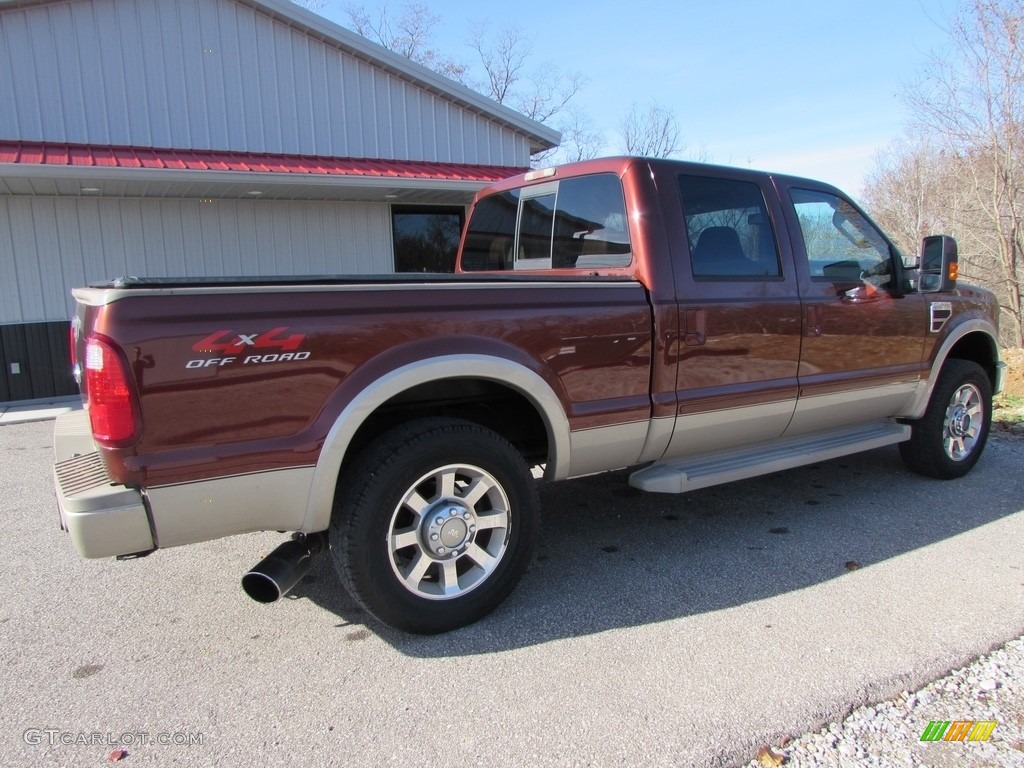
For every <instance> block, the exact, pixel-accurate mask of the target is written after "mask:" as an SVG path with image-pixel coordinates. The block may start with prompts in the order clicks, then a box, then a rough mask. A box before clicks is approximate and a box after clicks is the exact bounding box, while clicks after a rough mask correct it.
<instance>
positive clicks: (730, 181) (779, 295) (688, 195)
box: [659, 168, 801, 458]
mask: <svg viewBox="0 0 1024 768" xmlns="http://www.w3.org/2000/svg"><path fill="white" fill-rule="evenodd" d="M688 170H689V169H684V170H683V171H682V172H678V173H673V177H672V179H671V180H670V181H669V180H668V179H659V188H662V189H663V188H664V186H667V185H668V184H671V185H672V186H673V187H675V189H676V190H677V191H678V203H676V204H675V206H674V208H675V210H666V211H665V213H664V215H665V217H666V224H667V226H668V230H669V234H670V237H671V239H672V248H673V260H674V262H675V265H674V266H675V280H676V294H677V297H678V299H677V300H678V307H679V326H680V328H679V335H678V338H677V339H676V340H675V343H674V344H672V345H671V346H670V354H674V355H675V357H676V359H677V361H678V367H677V374H676V396H677V401H678V404H677V419H676V426H675V430H674V433H673V438H672V441H671V443H670V445H669V448H668V451H667V453H666V457H669V458H672V457H681V456H687V455H693V454H702V453H707V452H710V451H716V450H726V449H730V448H735V447H740V446H747V445H750V444H753V443H757V442H761V441H766V440H771V439H774V438H777V437H779V436H780V435H781V434H782V433H783V432H784V431H785V429H786V427H787V425H788V424H789V421H790V419H791V417H792V415H793V411H794V408H795V405H796V398H797V367H798V364H799V358H800V340H801V314H800V300H799V294H798V289H797V277H796V273H795V269H794V265H793V263H792V260H791V258H789V257H788V252H787V251H786V250H784V249H780V248H779V246H778V239H777V236H776V233H777V232H779V231H785V229H784V224H783V223H782V221H781V218H782V210H781V207H780V206H779V205H778V202H777V200H776V197H775V192H774V190H773V189H772V188H771V187H770V186H769V185H770V180H769V179H768V178H767V177H764V176H762V175H760V174H753V173H749V174H748V173H745V172H742V171H740V172H735V171H725V170H721V171H719V170H717V169H703V168H702V169H700V170H699V171H697V172H696V173H694V172H687V171H688ZM666 175H667V172H666ZM663 194H665V195H667V194H668V193H667V192H666V191H664V189H663ZM672 197H673V198H674V197H675V196H674V195H673V196H672Z"/></svg>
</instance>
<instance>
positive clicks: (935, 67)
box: [908, 0, 1024, 346]
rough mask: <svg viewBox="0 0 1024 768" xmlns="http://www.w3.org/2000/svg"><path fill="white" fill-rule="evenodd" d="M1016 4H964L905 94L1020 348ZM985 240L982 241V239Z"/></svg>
mask: <svg viewBox="0 0 1024 768" xmlns="http://www.w3.org/2000/svg"><path fill="white" fill-rule="evenodd" d="M1022 36H1024V0H970V2H969V3H968V5H967V7H966V10H965V11H964V12H962V13H961V14H960V15H959V16H957V17H956V18H955V19H954V20H953V22H952V24H951V27H950V30H949V37H950V39H949V42H950V44H949V46H947V48H945V49H944V50H943V51H941V52H940V53H939V54H937V55H935V56H934V57H933V60H932V61H931V62H930V63H929V66H928V69H927V72H928V74H927V75H926V76H925V77H924V78H923V79H922V80H921V81H919V82H918V83H917V84H916V88H915V89H914V90H913V91H912V92H911V93H910V95H909V99H908V100H909V102H910V104H911V105H912V107H913V108H914V110H915V113H916V115H917V118H918V120H919V121H920V123H921V125H922V127H923V129H924V130H925V131H926V132H927V133H928V134H929V135H931V136H934V137H935V139H936V141H938V142H940V143H941V146H942V147H943V148H944V149H945V150H946V152H947V157H948V159H949V161H950V162H951V163H952V164H954V165H955V167H956V170H957V177H958V179H959V185H958V186H959V188H960V191H961V194H963V196H964V198H965V201H966V206H965V207H966V209H967V210H969V211H970V212H973V213H974V214H975V215H976V218H977V219H978V221H977V226H979V227H983V229H977V230H975V231H974V233H973V234H974V235H975V236H974V237H973V238H971V239H970V240H969V244H970V247H971V248H974V249H977V252H976V253H973V254H972V256H974V257H975V258H976V259H978V260H979V261H986V260H987V261H988V262H989V264H990V270H991V273H992V274H991V275H990V279H989V282H990V283H991V284H992V285H994V286H995V287H996V288H997V293H998V295H999V298H1000V302H1001V306H1002V310H1003V317H1004V319H1006V320H1009V321H1010V323H1012V332H1011V334H1010V342H1011V343H1013V344H1014V345H1015V346H1024V317H1022V314H1021V282H1022V278H1024V37H1022ZM989 234H990V235H991V236H986V235H989Z"/></svg>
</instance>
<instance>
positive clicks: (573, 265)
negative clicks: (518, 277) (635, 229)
mask: <svg viewBox="0 0 1024 768" xmlns="http://www.w3.org/2000/svg"><path fill="white" fill-rule="evenodd" d="M631 261H632V249H631V247H630V241H629V232H628V227H627V219H626V206H625V203H624V200H623V196H622V186H621V183H620V182H619V179H618V177H617V176H615V175H614V174H594V175H591V176H578V177H574V178H569V179H564V180H560V181H552V182H548V183H545V184H539V185H536V186H532V187H524V188H522V189H519V190H513V191H512V192H505V193H500V194H497V195H492V196H490V197H485V198H483V199H481V200H480V201H479V202H478V203H477V205H476V207H475V208H474V210H473V215H472V218H471V219H470V222H469V229H468V231H467V233H466V243H465V247H464V249H463V257H462V268H463V269H464V270H466V271H483V270H505V269H511V270H516V269H520V270H526V269H530V270H536V269H588V270H593V269H603V268H614V267H625V266H628V265H629V264H630V262H631Z"/></svg>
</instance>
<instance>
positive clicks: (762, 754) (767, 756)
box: [757, 747, 786, 768]
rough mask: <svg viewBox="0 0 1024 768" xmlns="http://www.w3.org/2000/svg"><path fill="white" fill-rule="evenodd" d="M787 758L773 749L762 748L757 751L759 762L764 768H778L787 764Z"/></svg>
mask: <svg viewBox="0 0 1024 768" xmlns="http://www.w3.org/2000/svg"><path fill="white" fill-rule="evenodd" d="M785 760H786V758H785V757H783V756H782V755H780V754H779V753H778V752H776V751H774V750H773V749H772V748H771V747H761V748H760V749H759V750H757V762H759V763H760V764H761V765H763V766H764V768H778V767H779V766H780V765H782V763H783V762H785Z"/></svg>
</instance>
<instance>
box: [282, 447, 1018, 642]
mask: <svg viewBox="0 0 1024 768" xmlns="http://www.w3.org/2000/svg"><path fill="white" fill-rule="evenodd" d="M1020 455H1021V454H1020V450H1019V447H1018V446H1014V445H1009V444H1003V445H999V444H993V445H991V446H990V448H989V452H988V453H987V455H986V456H984V457H983V458H982V461H981V462H980V463H979V465H978V466H977V467H976V468H975V470H974V471H973V472H972V473H971V474H970V475H968V476H967V477H965V478H962V479H960V480H955V481H950V482H946V483H943V482H939V481H935V480H930V479H927V478H921V477H918V476H917V475H914V474H911V473H910V472H909V471H908V470H906V469H905V468H904V467H903V464H902V462H901V461H900V458H899V455H898V452H897V450H896V449H895V448H884V449H879V450H876V451H871V452H868V453H864V454H860V455H857V456H851V457H847V458H844V459H837V460H834V461H830V462H824V463H821V464H815V465H812V466H808V467H804V468H800V469H794V470H790V471H787V472H781V473H776V474H773V475H768V476H765V477H761V478H756V479H752V480H747V481H742V482H738V483H733V484H731V485H725V486H719V487H715V488H708V489H704V490H700V491H694V492H691V493H689V494H685V495H682V496H665V495H655V494H644V493H641V492H639V491H635V490H633V489H631V488H630V487H629V486H628V485H627V483H626V473H625V472H614V473H609V474H605V475H597V476H593V477H588V478H582V479H578V480H572V481H567V482H562V483H554V484H545V485H544V486H542V487H541V489H540V498H541V509H542V515H543V523H542V529H541V532H540V543H539V546H538V551H537V556H536V559H535V561H534V563H533V565H532V566H531V568H530V570H529V572H528V573H527V574H526V576H525V577H524V578H523V580H522V582H520V584H519V586H518V587H517V589H516V590H515V591H514V592H513V594H512V595H511V597H510V598H509V599H508V600H507V601H506V602H505V603H504V604H503V605H502V606H501V607H500V608H499V609H498V610H497V611H495V612H494V613H493V614H492V615H490V616H489V617H487V618H485V619H484V620H483V621H480V622H478V623H477V624H475V625H473V626H470V627H466V628H464V629H461V630H457V631H455V632H451V633H447V634H445V635H439V636H435V637H418V636H413V635H407V634H404V633H401V632H397V631H394V630H392V629H390V628H388V627H384V626H382V625H380V624H379V623H378V622H376V621H374V620H372V618H371V617H369V616H368V615H367V614H366V613H365V612H363V611H362V610H361V609H360V608H359V606H358V605H356V603H355V602H354V601H353V600H352V599H351V598H350V597H349V596H348V595H346V594H345V593H344V592H343V591H342V590H340V589H339V588H338V582H337V580H336V579H335V576H334V573H333V571H332V566H331V563H330V562H329V560H328V559H327V558H320V559H319V560H318V561H317V562H316V563H315V565H314V568H313V570H312V571H311V572H310V574H308V575H307V577H306V579H305V580H304V581H303V582H302V583H300V584H299V585H297V586H296V588H295V589H294V590H293V591H292V593H291V594H290V595H289V597H292V598H296V599H301V598H306V599H309V600H312V601H314V602H315V603H317V604H318V605H320V606H322V607H323V608H324V609H326V610H328V611H330V612H332V613H334V614H335V615H337V616H338V617H340V619H341V622H339V624H338V626H339V628H348V629H350V630H351V629H352V628H357V629H359V627H360V625H364V624H365V626H366V628H367V629H369V630H371V631H373V632H375V633H376V634H377V635H378V636H379V637H381V638H382V639H384V640H385V641H387V642H389V643H390V644H392V645H393V646H394V647H395V648H396V650H398V651H399V652H401V653H404V654H406V655H409V656H413V657H425V658H433V657H444V656H452V655H472V654H482V653H492V652H495V651H504V650H509V649H513V648H521V647H526V646H531V645H537V644H541V643H547V642H550V641H552V640H558V639H562V638H568V637H578V636H584V635H589V634H594V633H598V632H604V631H607V630H611V629H616V628H621V627H631V626H640V625H644V624H649V623H653V622H661V621H666V620H670V619H679V618H684V617H686V616H691V615H695V614H702V613H707V612H711V611H719V610H722V609H726V608H730V607H734V606H737V605H742V604H745V603H749V602H753V601H758V600H762V599H766V598H771V597H773V596H776V595H780V594H783V593H786V592H790V591H792V590H798V589H802V588H805V587H810V586H813V585H816V584H821V583H824V582H827V581H829V580H831V579H836V578H842V577H843V576H844V575H846V574H847V573H849V572H850V570H856V569H858V568H861V567H868V566H870V565H872V564H874V563H879V562H882V561H884V560H887V559H889V558H893V557H896V556H897V555H901V554H904V553H907V552H910V551H912V550H915V549H918V548H920V547H924V546H927V545H929V544H932V543H935V542H938V541H941V540H943V539H947V538H949V537H951V536H955V535H957V534H960V533H964V532H966V531H969V530H971V529H973V528H976V527H979V526H982V525H985V524H987V523H990V522H993V521H995V520H998V519H1000V518H1002V517H1006V516H1008V515H1012V514H1014V513H1016V512H1018V511H1020V510H1021V509H1022V508H1024V480H1022V479H1021V476H1020V473H1019V462H1020ZM979 500H983V501H979ZM360 634H361V636H365V632H361V633H360Z"/></svg>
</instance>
